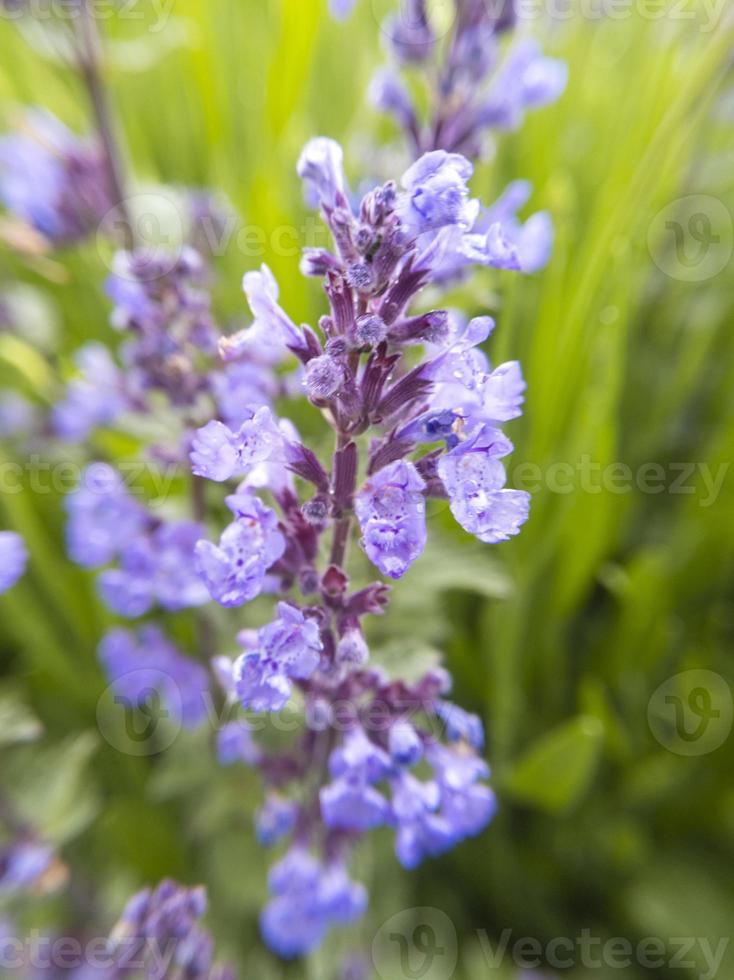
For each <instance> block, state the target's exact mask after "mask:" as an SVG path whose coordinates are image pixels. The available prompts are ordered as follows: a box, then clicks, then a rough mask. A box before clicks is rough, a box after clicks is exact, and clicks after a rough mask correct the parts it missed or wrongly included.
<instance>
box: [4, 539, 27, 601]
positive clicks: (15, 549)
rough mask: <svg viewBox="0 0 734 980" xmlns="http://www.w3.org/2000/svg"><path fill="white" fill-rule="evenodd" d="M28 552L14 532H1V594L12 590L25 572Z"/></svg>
mask: <svg viewBox="0 0 734 980" xmlns="http://www.w3.org/2000/svg"><path fill="white" fill-rule="evenodd" d="M27 562H28V552H27V550H26V546H25V544H24V543H23V539H22V538H21V536H20V535H19V534H16V533H15V532H14V531H0V593H2V592H7V591H8V589H10V588H12V586H14V585H15V583H16V582H17V581H18V579H19V578H20V577H21V575H22V574H23V572H24V571H25V567H26V564H27Z"/></svg>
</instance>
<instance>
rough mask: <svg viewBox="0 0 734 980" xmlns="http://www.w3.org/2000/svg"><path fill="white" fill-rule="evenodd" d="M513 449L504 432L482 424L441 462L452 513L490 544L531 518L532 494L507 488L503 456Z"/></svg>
mask: <svg viewBox="0 0 734 980" xmlns="http://www.w3.org/2000/svg"><path fill="white" fill-rule="evenodd" d="M511 449H512V444H511V443H510V442H509V440H508V439H506V438H505V437H504V436H503V435H502V433H501V432H499V431H498V430H497V429H493V428H491V427H490V426H482V425H480V426H477V427H476V429H475V430H474V432H473V433H471V434H470V435H469V436H468V437H467V438H466V439H465V440H464V441H463V442H459V443H458V444H457V445H456V446H455V447H454V448H453V449H452V450H451V451H450V452H448V453H447V454H446V455H445V456H442V457H441V458H440V459H439V461H438V473H439V476H440V477H441V480H442V481H443V484H444V486H445V488H446V491H447V493H448V495H449V501H450V507H451V513H452V514H453V515H454V517H455V518H456V520H457V521H458V522H459V524H461V526H462V527H463V528H464V530H465V531H468V532H469V533H470V534H474V535H475V536H476V537H478V538H479V540H480V541H484V542H486V543H487V544H496V543H497V542H499V541H506V540H507V539H508V538H509V537H511V536H512V535H515V534H517V533H518V532H519V530H520V527H521V525H522V524H524V523H525V521H526V520H527V518H528V513H529V509H530V494H528V493H525V492H524V491H522V490H507V489H504V487H505V482H506V479H507V477H506V474H505V468H504V466H503V465H502V463H501V462H500V457H502V456H506V455H507V453H508V452H510V451H511Z"/></svg>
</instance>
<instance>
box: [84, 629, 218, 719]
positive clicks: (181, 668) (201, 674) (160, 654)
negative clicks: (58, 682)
mask: <svg viewBox="0 0 734 980" xmlns="http://www.w3.org/2000/svg"><path fill="white" fill-rule="evenodd" d="M97 654H98V657H99V660H100V662H101V663H102V666H103V667H104V670H105V673H106V675H107V679H108V680H109V682H110V684H112V685H113V687H114V690H115V693H116V694H117V696H118V698H119V699H122V700H123V701H124V702H127V704H128V706H137V707H142V706H145V705H148V704H150V703H151V700H152V699H156V698H157V697H160V698H161V699H162V700H163V702H164V703H165V705H166V708H167V709H168V711H169V712H170V713H171V715H172V716H173V717H174V718H176V719H177V720H178V721H179V722H180V723H181V724H182V725H184V726H185V727H186V728H196V727H197V726H198V725H200V724H202V722H204V721H205V720H206V716H207V703H208V696H209V679H208V675H207V672H206V670H205V668H204V667H202V665H201V664H198V663H196V662H195V661H193V660H191V659H190V658H189V657H185V656H184V655H183V654H182V653H180V652H179V651H178V650H177V649H176V647H174V646H173V644H171V643H170V642H169V641H168V640H167V639H166V637H165V636H164V635H163V633H162V632H161V630H159V629H158V627H156V626H145V627H143V628H142V629H140V630H138V631H137V633H134V632H132V631H131V630H126V629H120V628H116V629H112V630H110V631H109V632H108V633H106V634H105V636H104V637H103V638H102V641H101V643H100V645H99V649H98V651H97Z"/></svg>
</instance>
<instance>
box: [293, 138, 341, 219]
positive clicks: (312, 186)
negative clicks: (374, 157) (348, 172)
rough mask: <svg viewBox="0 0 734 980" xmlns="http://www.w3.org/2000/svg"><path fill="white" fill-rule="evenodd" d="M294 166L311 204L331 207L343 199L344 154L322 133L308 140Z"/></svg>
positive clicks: (307, 199)
mask: <svg viewBox="0 0 734 980" xmlns="http://www.w3.org/2000/svg"><path fill="white" fill-rule="evenodd" d="M296 169H297V171H298V176H299V177H300V178H301V180H302V181H303V185H304V192H305V195H306V201H307V202H308V204H309V205H310V206H311V207H318V205H319V204H321V205H323V206H325V207H329V208H333V207H335V206H336V205H337V203H338V202H339V201H341V200H343V199H344V194H345V182H344V154H343V153H342V148H341V147H340V146H339V144H338V143H336V142H335V141H334V140H331V139H327V138H326V137H323V136H321V137H317V138H316V139H312V140H309V141H308V143H307V144H306V145H305V147H304V148H303V151H302V153H301V156H300V158H299V160H298V166H297V168H296Z"/></svg>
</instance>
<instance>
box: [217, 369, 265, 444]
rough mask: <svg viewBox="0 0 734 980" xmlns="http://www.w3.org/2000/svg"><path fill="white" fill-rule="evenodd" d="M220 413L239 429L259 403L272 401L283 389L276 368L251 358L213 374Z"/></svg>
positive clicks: (229, 424)
mask: <svg viewBox="0 0 734 980" xmlns="http://www.w3.org/2000/svg"><path fill="white" fill-rule="evenodd" d="M211 382H212V391H213V394H214V399H215V401H216V403H217V408H218V410H219V414H220V415H221V417H222V419H223V420H224V423H225V424H226V425H227V426H228V427H229V428H230V429H237V428H238V427H239V426H240V425H241V423H242V420H243V419H246V418H248V416H249V415H250V414H251V413H252V411H253V408H254V407H255V406H260V405H268V406H269V405H271V404H272V402H273V400H274V399H275V398H276V396H277V395H278V393H279V384H278V379H277V377H276V375H275V374H274V373H273V372H272V370H271V369H270V368H269V367H267V366H266V365H263V364H257V363H253V362H251V361H249V360H248V361H235V362H234V363H232V364H227V365H225V368H224V370H223V371H221V372H219V373H218V374H214V375H213V376H212V378H211Z"/></svg>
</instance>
